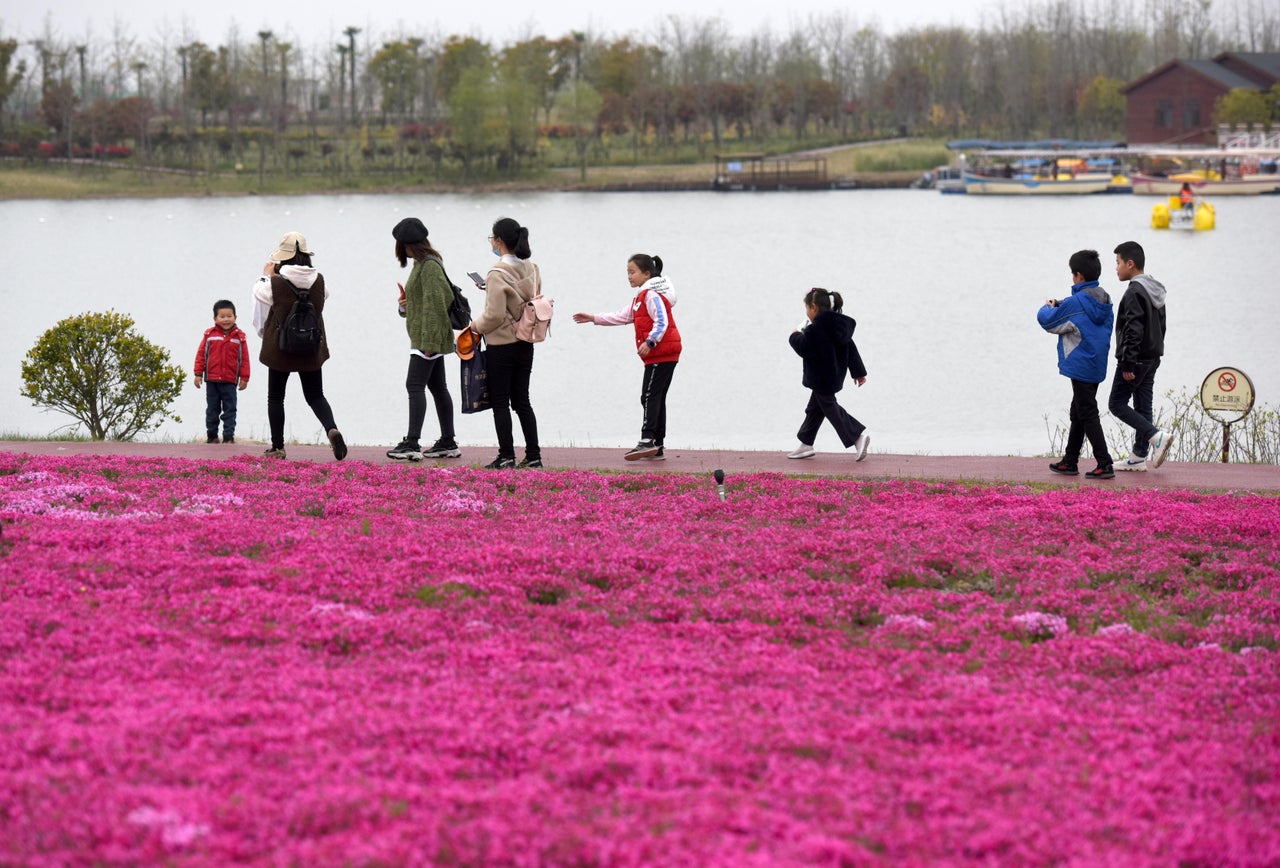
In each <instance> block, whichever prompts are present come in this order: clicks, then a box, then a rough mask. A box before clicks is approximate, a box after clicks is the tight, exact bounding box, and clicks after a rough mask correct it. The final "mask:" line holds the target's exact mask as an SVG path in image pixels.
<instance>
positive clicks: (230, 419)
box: [204, 380, 236, 440]
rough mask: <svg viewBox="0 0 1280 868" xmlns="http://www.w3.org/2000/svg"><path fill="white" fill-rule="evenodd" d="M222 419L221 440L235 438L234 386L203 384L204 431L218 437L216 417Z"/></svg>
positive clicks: (231, 384) (232, 384)
mask: <svg viewBox="0 0 1280 868" xmlns="http://www.w3.org/2000/svg"><path fill="white" fill-rule="evenodd" d="M219 416H221V417H222V438H223V439H224V440H225V439H226V438H228V437H234V436H236V384H235V383H210V382H209V381H208V380H205V383H204V430H205V431H206V432H208V434H209V436H210V437H217V436H218V417H219Z"/></svg>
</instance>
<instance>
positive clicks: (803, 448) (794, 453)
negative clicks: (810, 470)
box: [787, 443, 818, 458]
mask: <svg viewBox="0 0 1280 868" xmlns="http://www.w3.org/2000/svg"><path fill="white" fill-rule="evenodd" d="M817 454H818V453H817V452H815V451H814V450H813V446H811V445H810V444H808V443H801V444H800V445H799V446H797V447H796V448H795V449H792V450H791V451H790V452H788V453H787V457H788V458H812V457H813V456H815V455H817Z"/></svg>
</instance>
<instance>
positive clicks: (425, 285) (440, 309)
mask: <svg viewBox="0 0 1280 868" xmlns="http://www.w3.org/2000/svg"><path fill="white" fill-rule="evenodd" d="M452 303H453V287H452V286H450V285H449V281H447V280H445V277H444V266H443V265H441V264H440V260H439V259H437V258H436V257H434V256H428V257H427V258H426V259H420V260H417V261H415V262H414V263H413V270H412V271H411V272H409V279H408V280H406V281H405V284H404V310H403V311H401V313H400V315H401V316H402V317H404V320H405V321H404V325H405V329H406V330H407V331H408V332H409V345H410V346H411V347H412V348H413V349H415V350H421V351H422V352H424V353H426V354H427V355H432V354H435V353H451V352H453V329H452V328H451V327H450V325H449V305H450V304H452Z"/></svg>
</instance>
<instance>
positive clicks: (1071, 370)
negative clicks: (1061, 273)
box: [1036, 280, 1114, 383]
mask: <svg viewBox="0 0 1280 868" xmlns="http://www.w3.org/2000/svg"><path fill="white" fill-rule="evenodd" d="M1036 319H1037V320H1039V322H1040V325H1041V327H1042V328H1044V330H1045V331H1047V332H1052V333H1053V334H1056V335H1058V373H1060V374H1062V376H1064V377H1070V378H1071V379H1073V380H1080V381H1081V382H1084V383H1101V382H1102V381H1103V380H1105V379H1106V378H1107V359H1108V358H1109V357H1110V355H1111V324H1112V322H1113V321H1114V316H1113V314H1112V312H1111V297H1110V296H1108V295H1107V293H1106V292H1105V291H1104V290H1103V288H1102V287H1101V286H1099V285H1098V281H1096V280H1089V281H1086V282H1084V283H1077V284H1074V285H1073V286H1072V287H1071V295H1070V296H1069V297H1067V298H1064V299H1063V300H1062V301H1060V302H1058V304H1057V306H1056V307H1055V306H1053V305H1049V304H1046V305H1045V306H1044V307H1042V308H1040V312H1039V313H1038V314H1036Z"/></svg>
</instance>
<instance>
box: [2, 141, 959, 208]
mask: <svg viewBox="0 0 1280 868" xmlns="http://www.w3.org/2000/svg"><path fill="white" fill-rule="evenodd" d="M823 156H824V157H825V158H826V160H827V168H828V174H829V175H830V177H831V178H832V179H833V180H837V179H841V180H854V181H856V182H858V183H859V184H864V185H866V186H875V187H879V186H905V185H906V184H907V183H909V182H910V181H911V180H912V179H913V178H915V177H916V176H918V175H919V173H920V172H921V171H923V170H924V169H927V168H930V167H932V166H935V165H937V164H938V163H944V162H946V161H947V151H946V148H945V147H944V146H943V145H942V143H941V142H938V141H911V142H906V143H889V144H882V145H870V146H868V145H850V146H848V147H841V148H836V149H832V150H829V151H824V152H823ZM714 177H715V163H714V162H697V163H680V164H654V165H640V166H624V165H609V166H601V167H590V168H588V169H587V172H586V179H585V180H583V178H582V174H581V172H580V171H579V170H578V169H576V168H552V169H544V170H541V171H538V172H534V173H527V174H523V175H521V176H519V177H514V178H513V177H485V178H479V179H474V180H471V181H465V182H464V181H458V182H441V181H439V180H438V179H436V178H434V177H432V176H430V175H429V174H428V173H423V172H399V173H392V172H380V171H364V172H354V171H353V172H346V173H342V174H332V173H307V174H297V173H295V174H289V175H285V174H267V175H265V176H264V177H262V178H259V176H258V173H257V171H256V170H254V169H245V170H243V171H238V172H237V171H234V170H233V171H218V172H212V173H210V172H194V173H187V172H182V171H173V170H167V169H141V168H138V167H136V166H133V165H128V164H121V163H78V164H71V163H54V162H24V161H17V160H5V161H0V199H78V198H139V197H175V196H246V195H286V196H287V195H305V194H309V193H391V192H419V191H423V192H425V191H447V192H486V191H499V190H593V189H613V188H617V187H628V186H634V187H645V186H661V185H687V186H690V187H698V186H701V185H703V184H706V185H707V186H710V183H711V180H712V178H714Z"/></svg>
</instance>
